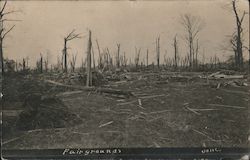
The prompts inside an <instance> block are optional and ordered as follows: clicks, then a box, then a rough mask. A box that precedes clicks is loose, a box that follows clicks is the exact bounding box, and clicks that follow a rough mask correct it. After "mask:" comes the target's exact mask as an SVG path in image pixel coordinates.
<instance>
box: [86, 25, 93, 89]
mask: <svg viewBox="0 0 250 160" xmlns="http://www.w3.org/2000/svg"><path fill="white" fill-rule="evenodd" d="M91 47H92V41H91V31H90V30H89V40H88V48H87V82H86V86H87V87H89V86H92V71H91Z"/></svg>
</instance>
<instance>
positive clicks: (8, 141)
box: [2, 135, 25, 145]
mask: <svg viewBox="0 0 250 160" xmlns="http://www.w3.org/2000/svg"><path fill="white" fill-rule="evenodd" d="M23 136H25V135H23ZM23 136H20V137H16V138H12V139H10V140H7V141H4V142H2V145H4V144H7V143H10V142H13V141H16V140H18V139H20V138H22V137H23Z"/></svg>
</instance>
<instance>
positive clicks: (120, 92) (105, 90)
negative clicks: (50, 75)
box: [45, 80, 134, 97]
mask: <svg viewBox="0 0 250 160" xmlns="http://www.w3.org/2000/svg"><path fill="white" fill-rule="evenodd" d="M45 82H46V83H49V84H53V85H56V86H61V87H66V88H71V89H78V90H84V91H95V92H98V93H108V94H118V95H125V96H127V97H130V96H134V95H133V94H132V92H131V91H123V90H118V89H111V88H95V87H83V86H79V85H67V84H63V83H59V82H55V81H51V80H45Z"/></svg>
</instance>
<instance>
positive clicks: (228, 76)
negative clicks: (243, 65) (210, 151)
mask: <svg viewBox="0 0 250 160" xmlns="http://www.w3.org/2000/svg"><path fill="white" fill-rule="evenodd" d="M208 77H209V78H216V79H220V78H223V79H242V78H244V75H236V74H227V73H226V72H223V71H219V72H215V73H213V74H210V75H209V76H208Z"/></svg>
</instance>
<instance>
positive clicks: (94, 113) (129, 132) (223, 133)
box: [3, 73, 250, 149]
mask: <svg viewBox="0 0 250 160" xmlns="http://www.w3.org/2000/svg"><path fill="white" fill-rule="evenodd" d="M128 74H129V73H128ZM170 74H172V75H173V74H174V73H161V74H159V73H147V74H146V73H144V74H142V73H134V74H129V77H130V80H126V81H118V82H109V83H108V84H105V86H109V87H111V88H117V89H124V90H125V89H126V90H131V91H132V92H133V93H134V94H135V95H136V96H135V97H130V98H126V99H123V98H116V97H113V96H110V95H104V94H99V93H95V92H84V91H79V92H78V91H77V92H68V90H66V89H65V88H58V87H52V86H48V85H47V84H45V83H43V82H41V81H39V83H38V79H39V80H40V79H41V78H40V77H37V78H32V77H31V76H29V77H27V76H26V77H25V78H24V77H23V76H14V77H8V81H6V83H8V85H7V86H8V87H6V88H5V93H6V94H5V103H4V112H3V113H4V114H3V123H4V126H5V127H4V130H3V142H5V143H4V146H3V148H9V149H10V148H11V149H14V148H15V149H28V148H32V149H34V148H38V149H44V148H68V147H72V148H75V147H81V148H99V147H212V146H217V147H218V146H221V147H248V146H249V141H248V136H249V135H250V133H249V132H250V126H249V124H250V120H249V114H250V109H249V107H250V106H249V93H250V92H249V89H250V88H249V85H248V86H242V87H234V86H221V87H220V88H216V86H217V84H218V83H221V82H222V80H220V81H211V80H210V81H209V82H208V81H207V80H206V79H201V78H196V77H197V76H196V75H201V73H191V74H190V73H188V76H189V77H191V78H180V77H179V78H178V77H177V78H169V77H170V76H169V75H170ZM182 75H184V73H183V74H182ZM185 75H186V74H185ZM247 83H248V84H249V82H247ZM28 88H29V89H28ZM15 91H17V92H16V93H13V92H15ZM29 92H40V93H42V94H43V95H47V94H50V95H55V94H59V95H60V96H59V97H60V99H61V100H62V102H63V103H64V104H65V105H66V106H67V108H68V111H69V112H71V113H72V114H75V115H77V117H78V118H80V122H79V123H77V122H75V124H72V123H71V124H70V125H66V127H61V128H47V129H46V128H45V129H40V130H39V128H36V130H26V131H23V130H22V131H21V130H18V129H17V128H18V126H16V125H15V122H16V121H17V119H18V114H20V111H22V110H23V109H24V108H23V105H22V104H23V99H24V97H25V95H27V94H28V93H29ZM65 92H66V93H67V94H65ZM13 95H14V96H13ZM225 105H226V106H225ZM45 117H46V115H45ZM48 121H49V120H48ZM48 123H50V122H48Z"/></svg>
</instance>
